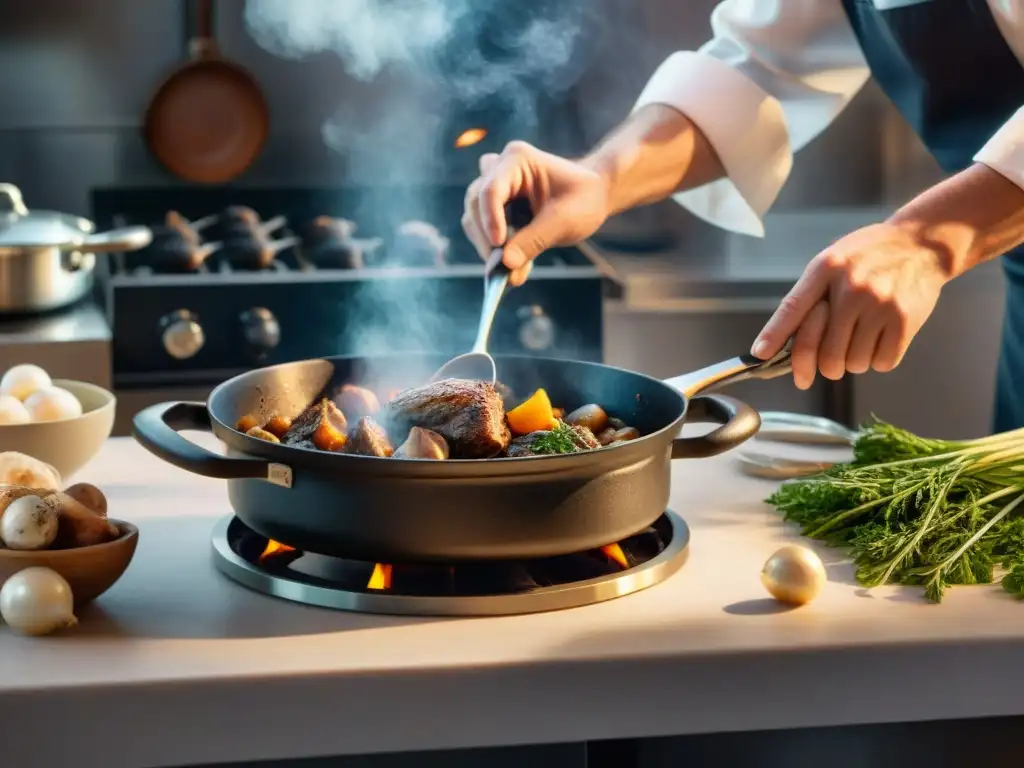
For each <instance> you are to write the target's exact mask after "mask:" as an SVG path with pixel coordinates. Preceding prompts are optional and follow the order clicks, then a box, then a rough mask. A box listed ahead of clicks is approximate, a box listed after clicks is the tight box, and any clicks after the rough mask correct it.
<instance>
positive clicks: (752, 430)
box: [672, 395, 761, 459]
mask: <svg viewBox="0 0 1024 768" xmlns="http://www.w3.org/2000/svg"><path fill="white" fill-rule="evenodd" d="M686 423H687V424H702V423H711V424H721V425H722V426H720V427H718V428H717V429H713V430H711V431H710V432H708V433H707V434H706V435H699V436H697V437H677V438H676V439H675V440H673V441H672V458H673V459H705V458H707V457H709V456H717V455H718V454H720V453H725V452H726V451H728V450H731V449H733V448H735V447H736V446H737V445H740V444H741V443H745V442H746V441H747V440H749V439H750V438H752V437H753V436H754V435H756V434H757V430H759V429H760V428H761V417H760V416H759V415H758V413H757V411H756V410H754V409H753V408H751V407H750V406H749V405H747V404H746V403H743V402H740V401H739V400H737V399H735V398H733V397H727V396H725V395H702V396H701V397H695V398H693V400H691V401H690V403H689V405H688V406H687V408H686Z"/></svg>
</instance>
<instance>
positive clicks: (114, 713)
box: [0, 438, 1024, 768]
mask: <svg viewBox="0 0 1024 768" xmlns="http://www.w3.org/2000/svg"><path fill="white" fill-rule="evenodd" d="M204 442H206V441H204ZM78 479H81V480H88V481H90V482H93V483H95V484H97V485H99V486H101V487H102V488H104V490H105V491H106V493H107V495H108V498H109V501H110V509H111V515H112V516H115V517H120V518H124V519H128V520H131V521H134V522H136V523H138V525H139V527H140V529H141V537H140V543H139V549H138V553H137V555H136V557H135V561H134V562H133V564H132V566H131V568H130V569H129V570H128V572H127V573H126V574H125V576H124V577H123V578H122V580H121V581H120V582H119V583H118V584H117V585H115V587H114V588H113V589H112V590H111V591H110V592H108V593H107V594H106V595H104V596H103V597H102V598H100V600H99V601H98V602H97V603H96V604H95V605H94V606H92V607H91V608H88V609H86V610H85V611H83V612H82V615H81V616H80V617H79V618H80V620H81V624H80V625H79V627H77V628H76V630H74V631H72V632H69V633H66V634H64V635H60V636H52V637H48V638H42V639H28V638H22V637H18V636H16V635H14V634H13V633H11V632H10V631H7V630H6V629H4V628H3V627H0V710H2V711H3V713H4V715H3V717H2V718H0V743H2V744H3V751H2V759H3V763H4V764H5V765H12V766H18V768H33V767H34V766H46V768H59V766H63V765H75V766H77V768H91V767H92V766H96V767H97V768H99V767H102V768H122V766H124V767H128V766H131V767H132V768H140V767H141V766H156V765H182V764H189V763H213V762H218V761H229V760H232V761H233V760H251V759H273V758H287V757H304V756H313V755H331V754H354V753H364V752H383V751H403V750H425V749H445V748H459V747H468V746H485V745H511V744H526V743H545V742H563V741H582V740H588V739H594V738H615V737H632V736H648V735H662V734H685V733H698V732H709V731H725V730H753V729H764V728H789V727H803V726H816V725H828V724H852V723H867V722H886V721H898V720H919V719H939V718H957V717H979V716H989V715H993V716H994V715H1009V714H1024V691H1022V690H1021V688H1020V686H1017V685H1012V684H1011V685H1007V684H1006V683H1007V676H1008V675H1010V676H1012V672H1010V671H1011V670H1019V669H1021V668H1022V667H1021V665H1022V664H1024V605H1020V604H1018V603H1017V602H1015V601H1014V600H1013V599H1011V598H1010V597H1008V596H1006V595H1004V594H1003V593H1002V591H1001V590H1000V589H999V588H998V587H975V588H955V589H953V590H951V591H950V592H949V594H948V597H947V599H946V600H945V602H943V604H942V605H940V606H935V605H928V604H926V603H924V602H923V601H922V600H921V599H920V597H919V595H918V593H917V592H916V591H913V592H912V591H904V590H900V589H880V590H876V591H873V592H872V593H871V594H866V593H865V592H864V591H863V590H861V589H859V588H857V587H856V586H854V585H853V582H852V574H851V569H850V568H849V567H848V566H847V565H846V564H844V563H843V562H842V561H841V560H840V559H839V558H838V557H837V555H836V553H835V552H830V551H826V552H824V553H823V554H824V556H825V558H826V563H827V564H828V570H829V578H830V581H829V584H828V585H827V587H826V589H825V592H824V593H823V595H822V596H821V597H820V598H819V599H818V601H816V602H815V603H814V604H812V605H811V606H807V607H805V608H801V609H797V610H779V608H778V607H777V606H776V604H774V603H773V602H771V601H770V600H768V599H767V598H766V594H765V593H764V591H763V589H762V587H761V585H760V581H759V578H758V575H759V571H760V566H761V565H762V563H763V561H764V560H765V559H766V558H767V556H768V555H769V554H771V552H772V551H773V550H774V549H775V548H776V547H777V546H778V545H779V544H780V543H782V542H784V541H787V540H792V539H793V538H795V535H794V533H793V532H792V530H790V529H788V528H787V527H786V526H784V525H782V524H781V523H780V522H779V521H778V519H777V517H776V515H775V514H774V512H773V511H772V510H771V509H770V508H768V507H767V506H766V505H764V504H763V503H762V501H761V500H762V499H763V498H764V497H765V496H766V495H767V494H768V493H769V492H770V491H771V488H772V485H771V483H768V482H765V481H759V480H753V479H750V478H747V477H744V476H742V475H740V474H739V472H738V471H737V469H736V467H735V465H734V464H733V462H732V460H731V459H730V458H729V457H728V456H725V457H719V458H717V459H709V460H702V461H680V462H677V464H676V467H675V471H674V477H673V494H672V506H673V508H674V509H675V510H676V511H677V512H679V513H681V514H682V515H683V516H684V517H685V518H686V520H687V521H688V522H689V524H690V527H691V529H692V543H691V548H690V549H691V553H690V559H689V561H688V562H687V564H686V565H685V566H684V567H683V569H682V570H681V571H680V572H679V573H677V574H676V575H674V576H672V577H671V578H670V579H668V580H667V581H666V582H664V583H663V584H660V585H658V586H655V587H653V588H651V589H648V590H646V591H644V592H641V593H639V594H635V595H631V596H627V597H624V598H621V599H618V600H613V601H610V602H607V603H603V604H600V605H595V606H589V607H585V608H579V609H574V610H568V611H561V612H556V613H548V614H535V615H528V616H514V617H505V618H489V619H418V618H397V617H380V616H369V615H359V614H351V613H342V612H335V611H329V610H324V609H315V608H309V607H305V606H301V605H297V604H293V603H288V602H284V601H280V600H275V599H273V598H269V597H266V596H263V595H260V594H256V593H253V592H250V591H247V590H246V589H244V588H243V587H241V586H238V585H236V584H235V583H233V582H230V581H228V580H227V579H226V578H224V577H222V576H221V575H220V574H218V573H217V572H216V571H215V570H214V568H213V565H212V564H211V555H210V531H211V528H212V527H213V524H214V523H215V521H217V520H218V519H219V518H220V517H221V516H224V515H226V514H228V513H229V511H230V510H229V506H228V501H227V496H226V491H225V488H224V484H223V483H222V482H220V481H213V480H206V479H202V478H197V477H194V476H191V475H188V474H186V473H184V472H182V471H180V470H177V469H174V468H172V467H170V466H169V465H166V464H163V463H162V462H160V461H159V460H158V459H156V458H155V457H153V456H150V455H149V454H147V453H145V452H144V451H143V450H142V449H141V448H139V447H138V446H136V445H135V443H134V442H132V441H131V440H129V439H126V438H118V439H113V440H111V441H109V443H108V444H107V445H106V446H105V447H104V449H103V451H102V453H101V454H100V456H99V457H98V458H97V459H95V461H94V462H93V463H92V464H91V465H90V466H89V467H87V468H86V469H85V470H84V471H83V472H81V473H80V475H79V478H78ZM12 734H19V735H18V736H17V737H14V736H12ZM12 750H13V751H12Z"/></svg>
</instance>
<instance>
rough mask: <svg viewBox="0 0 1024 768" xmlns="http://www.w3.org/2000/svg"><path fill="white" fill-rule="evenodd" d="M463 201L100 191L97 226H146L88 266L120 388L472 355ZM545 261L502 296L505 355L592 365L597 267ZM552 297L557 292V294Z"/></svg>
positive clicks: (596, 343)
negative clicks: (337, 358)
mask: <svg viewBox="0 0 1024 768" xmlns="http://www.w3.org/2000/svg"><path fill="white" fill-rule="evenodd" d="M464 195H465V188H464V187H462V186H455V185H450V184H449V185H445V184H438V185H433V186H429V185H426V186H419V187H388V186H381V187H358V186H352V185H349V186H343V187H339V188H337V189H314V188H283V187H273V188H241V187H230V186H225V187H192V186H181V187H178V186H175V187H164V188H102V189H95V190H93V192H92V218H93V220H94V221H95V222H96V224H97V226H98V227H100V228H101V229H106V228H109V227H117V226H124V225H132V224H139V225H145V226H149V227H152V228H153V230H154V237H153V243H152V244H151V245H150V246H149V247H148V248H147V249H145V250H144V251H139V252H136V253H126V254H113V255H112V256H111V258H109V259H102V260H101V261H100V262H99V263H98V267H97V272H98V274H99V278H100V279H99V281H98V282H99V286H100V287H99V295H100V300H101V302H102V304H103V306H104V308H105V310H106V312H107V316H108V321H109V323H110V326H111V329H112V331H113V368H114V377H113V378H114V386H115V389H117V390H119V391H126V390H135V391H154V390H157V389H159V388H173V387H181V386H190V387H193V386H200V385H201V386H213V385H215V384H217V383H220V382H221V381H223V380H225V379H226V378H229V377H230V376H234V375H236V374H238V373H240V372H243V371H245V370H249V369H251V368H253V367H257V366H264V365H275V364H278V363H287V362H292V361H295V360H303V359H307V358H315V357H323V356H330V355H368V354H379V353H381V352H384V351H388V352H394V351H409V352H424V351H428V352H438V353H443V354H446V355H449V356H454V355H456V354H458V353H460V352H464V351H465V350H466V349H468V348H469V347H470V346H472V343H473V337H474V334H475V329H476V326H477V322H478V320H479V315H480V304H481V301H482V299H483V289H482V284H483V263H482V262H481V261H480V259H479V258H478V256H477V254H476V253H475V251H474V250H473V248H472V247H471V246H470V244H469V242H468V241H467V239H466V237H465V236H464V235H463V233H462V231H461V224H460V219H461V215H462V205H463V197H464ZM599 260H600V256H599V255H598V254H597V253H596V251H594V250H593V249H592V248H590V247H589V246H588V245H586V244H583V245H582V246H580V247H576V248H557V249H552V250H551V251H549V252H548V253H546V254H544V256H543V257H542V258H541V259H540V260H538V262H537V265H536V269H534V270H533V274H532V276H531V279H530V280H529V281H528V282H527V284H526V285H525V286H523V287H521V288H518V289H516V290H513V291H509V292H508V295H507V296H506V297H505V298H504V300H503V302H502V307H501V310H500V311H499V315H498V317H497V318H496V320H495V326H494V329H493V332H492V336H491V340H490V346H491V348H492V351H493V352H495V353H499V354H502V353H504V354H533V355H540V356H544V357H572V358H582V359H587V360H600V359H601V357H602V347H603V317H602V306H603V304H602V301H603V296H604V291H605V280H604V277H603V275H604V274H605V272H604V269H605V265H604V264H603V262H601V263H599ZM556 289H557V290H556Z"/></svg>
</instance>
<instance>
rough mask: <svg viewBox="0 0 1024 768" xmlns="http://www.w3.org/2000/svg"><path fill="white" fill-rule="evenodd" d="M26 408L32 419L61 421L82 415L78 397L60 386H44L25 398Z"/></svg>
mask: <svg viewBox="0 0 1024 768" xmlns="http://www.w3.org/2000/svg"><path fill="white" fill-rule="evenodd" d="M25 408H26V410H27V411H28V413H29V416H31V417H32V421H61V420H62V419H73V418H75V417H76V416H81V415H82V404H81V403H80V402H78V398H77V397H75V396H74V395H73V394H71V393H70V392H68V391H67V390H66V389H61V388H60V387H52V386H51V387H44V388H43V389H39V390H36V391H35V392H33V393H32V394H31V395H29V396H28V397H27V398H25Z"/></svg>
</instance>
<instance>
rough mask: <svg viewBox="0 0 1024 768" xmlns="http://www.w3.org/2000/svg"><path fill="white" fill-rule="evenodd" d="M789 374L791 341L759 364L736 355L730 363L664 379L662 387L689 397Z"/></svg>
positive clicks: (791, 352) (758, 360) (751, 357)
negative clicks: (739, 382)
mask: <svg viewBox="0 0 1024 768" xmlns="http://www.w3.org/2000/svg"><path fill="white" fill-rule="evenodd" d="M792 371H793V340H792V339H790V340H789V341H787V342H786V345H785V346H784V347H783V348H782V350H781V351H779V353H778V354H776V355H775V356H774V357H772V358H769V359H768V360H761V359H759V358H756V357H754V356H753V355H740V356H739V357H734V358H732V359H731V360H724V361H723V362H721V363H715V364H714V365H709V366H708V367H707V368H701V369H700V370H699V371H694V372H693V373H684V374H683V375H682V376H676V377H675V378H673V379H666V380H665V383H666V384H668V385H669V386H670V387H673V388H674V389H678V390H679V391H680V392H682V393H683V394H684V395H686V396H687V397H693V396H694V395H696V394H699V393H701V392H707V391H709V390H716V389H721V388H722V387H725V386H727V385H729V384H735V383H736V382H738V381H745V380H747V379H774V378H776V377H778V376H785V375H786V374H787V373H792Z"/></svg>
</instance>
